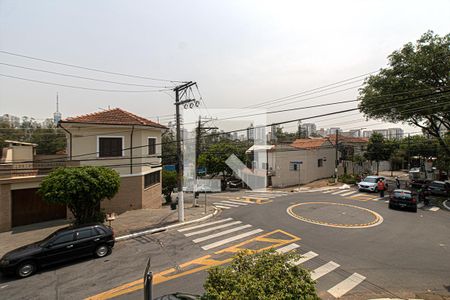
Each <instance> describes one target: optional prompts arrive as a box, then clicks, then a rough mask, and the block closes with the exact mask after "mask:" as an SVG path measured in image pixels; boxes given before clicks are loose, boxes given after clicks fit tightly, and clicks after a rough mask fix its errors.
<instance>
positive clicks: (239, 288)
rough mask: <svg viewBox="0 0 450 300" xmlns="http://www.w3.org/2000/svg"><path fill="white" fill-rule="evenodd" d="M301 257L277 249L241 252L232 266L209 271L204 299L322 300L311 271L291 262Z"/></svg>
mask: <svg viewBox="0 0 450 300" xmlns="http://www.w3.org/2000/svg"><path fill="white" fill-rule="evenodd" d="M299 258H300V255H298V254H295V253H283V254H278V253H276V252H275V251H274V250H266V251H263V252H260V253H257V254H254V253H253V252H250V251H247V252H244V251H243V252H239V253H238V254H237V255H236V256H235V257H234V259H233V261H232V262H231V264H230V265H228V266H221V267H214V268H211V269H209V270H208V278H207V279H206V282H205V284H204V288H205V294H204V295H203V296H202V299H205V300H213V299H214V300H228V299H229V300H231V299H233V300H234V299H244V300H245V299H259V300H265V299H314V300H315V299H319V297H318V296H317V294H316V288H315V286H314V280H312V279H311V277H310V274H309V272H308V271H307V270H305V269H303V268H301V267H300V266H298V265H294V264H291V263H290V262H291V261H294V260H298V259H299Z"/></svg>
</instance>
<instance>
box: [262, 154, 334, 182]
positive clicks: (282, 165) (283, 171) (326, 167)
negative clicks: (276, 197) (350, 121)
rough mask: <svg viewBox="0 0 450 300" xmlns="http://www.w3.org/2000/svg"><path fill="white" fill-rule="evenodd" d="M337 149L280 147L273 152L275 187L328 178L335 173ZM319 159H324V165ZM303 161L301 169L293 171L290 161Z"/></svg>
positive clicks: (273, 180) (273, 179) (271, 160)
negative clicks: (320, 163) (319, 164)
mask: <svg viewBox="0 0 450 300" xmlns="http://www.w3.org/2000/svg"><path fill="white" fill-rule="evenodd" d="M335 157H336V156H335V150H334V149H332V148H325V149H311V150H303V149H302V150H299V149H295V148H290V149H278V151H275V152H273V154H272V159H270V160H269V161H270V162H271V163H272V164H273V165H272V169H273V171H274V172H275V175H274V176H272V186H273V187H286V186H293V185H298V184H299V183H300V184H305V183H309V182H312V181H314V180H317V179H322V178H328V177H331V176H333V174H334V163H335ZM318 159H323V166H322V167H318ZM292 161H301V162H302V164H301V165H300V170H299V171H291V170H290V168H289V165H290V162H292Z"/></svg>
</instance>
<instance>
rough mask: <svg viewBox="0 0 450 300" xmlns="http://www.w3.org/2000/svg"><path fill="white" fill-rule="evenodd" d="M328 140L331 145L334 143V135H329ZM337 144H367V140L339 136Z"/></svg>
mask: <svg viewBox="0 0 450 300" xmlns="http://www.w3.org/2000/svg"><path fill="white" fill-rule="evenodd" d="M328 138H329V139H330V140H331V142H332V143H333V145H334V144H335V143H336V135H335V134H331V135H329V136H328ZM339 142H347V143H368V142H369V139H368V138H363V137H353V136H346V135H339Z"/></svg>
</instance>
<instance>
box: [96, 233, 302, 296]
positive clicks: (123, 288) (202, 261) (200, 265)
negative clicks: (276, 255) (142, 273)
mask: <svg viewBox="0 0 450 300" xmlns="http://www.w3.org/2000/svg"><path fill="white" fill-rule="evenodd" d="M277 234H278V235H280V234H282V235H285V236H286V238H273V237H271V236H275V235H277ZM299 240H300V238H299V237H297V236H295V235H293V234H290V233H288V232H285V231H283V230H274V231H272V232H269V233H266V234H263V235H260V236H257V237H254V238H252V239H249V240H246V241H243V242H241V243H239V244H237V245H234V246H231V247H228V248H225V249H223V250H219V251H216V252H214V253H213V254H209V255H205V256H202V257H200V258H197V259H194V260H191V261H188V262H185V263H183V264H181V265H180V269H181V270H182V269H186V268H188V267H191V266H197V267H194V268H192V269H189V270H186V271H181V272H180V271H179V270H176V269H175V268H170V269H167V270H164V271H162V272H160V273H157V274H155V275H154V276H153V284H155V285H156V284H159V283H162V282H165V281H169V280H172V279H175V278H179V277H182V276H186V275H190V274H193V273H196V272H200V271H203V270H206V269H209V268H211V267H214V266H219V265H223V264H226V263H228V262H230V261H231V260H232V259H233V255H234V254H236V253H237V252H239V251H242V250H250V251H253V252H255V253H257V252H260V251H263V250H266V249H269V248H278V247H281V246H284V245H286V244H290V243H293V242H296V241H299ZM253 242H260V243H268V244H269V245H268V246H265V247H262V248H259V249H257V250H253V249H250V248H245V245H248V244H250V243H253ZM223 253H229V254H230V256H229V257H228V258H226V259H222V260H219V259H215V258H214V256H216V255H220V254H223ZM143 287H144V286H143V279H138V280H135V281H132V282H129V283H125V284H122V285H120V286H118V287H115V288H113V289H110V290H108V291H106V292H103V293H100V294H97V295H94V296H91V297H89V298H87V299H88V300H103V299H111V298H114V297H118V296H120V295H124V294H128V293H131V292H134V291H137V290H140V289H142V288H143Z"/></svg>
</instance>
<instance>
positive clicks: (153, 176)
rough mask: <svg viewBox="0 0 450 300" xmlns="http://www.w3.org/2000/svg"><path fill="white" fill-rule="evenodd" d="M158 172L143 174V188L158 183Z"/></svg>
mask: <svg viewBox="0 0 450 300" xmlns="http://www.w3.org/2000/svg"><path fill="white" fill-rule="evenodd" d="M159 179H160V172H159V171H158V172H153V173H148V174H146V175H145V176H144V188H148V187H149V186H152V185H154V184H157V183H159V181H160V180H159Z"/></svg>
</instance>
